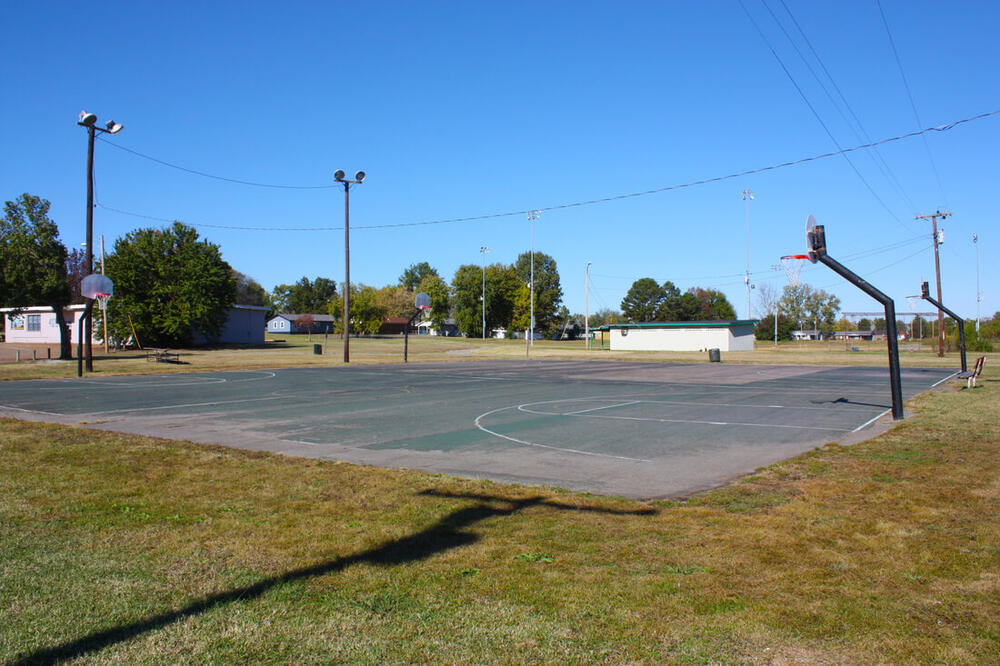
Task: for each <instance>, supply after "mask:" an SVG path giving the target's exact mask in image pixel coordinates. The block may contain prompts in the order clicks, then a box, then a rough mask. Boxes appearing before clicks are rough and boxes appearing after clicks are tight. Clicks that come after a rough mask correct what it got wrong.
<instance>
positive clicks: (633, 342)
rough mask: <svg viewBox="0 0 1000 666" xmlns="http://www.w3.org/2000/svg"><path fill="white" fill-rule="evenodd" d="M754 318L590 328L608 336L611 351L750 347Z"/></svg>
mask: <svg viewBox="0 0 1000 666" xmlns="http://www.w3.org/2000/svg"><path fill="white" fill-rule="evenodd" d="M756 324H757V320H753V319H742V320H737V321H661V322H647V323H642V324H605V325H604V326H601V327H600V328H596V329H592V330H594V331H599V332H601V335H602V342H601V346H602V347H603V346H604V342H603V340H604V338H605V337H606V338H607V339H608V343H609V347H610V348H611V350H612V351H619V350H631V351H702V350H705V349H718V350H720V351H753V340H754V336H753V328H754V326H755V325H756Z"/></svg>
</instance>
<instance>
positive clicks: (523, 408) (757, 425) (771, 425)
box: [518, 403, 850, 432]
mask: <svg viewBox="0 0 1000 666" xmlns="http://www.w3.org/2000/svg"><path fill="white" fill-rule="evenodd" d="M528 404H542V403H528ZM518 409H519V410H521V411H522V412H528V413H529V414H538V415H539V416H575V414H573V413H572V412H568V413H563V414H554V413H552V412H538V411H535V410H532V409H527V408H526V405H520V406H518ZM588 418H592V419H615V420H619V421H650V422H653V423H693V424H696V425H717V426H740V427H746V428H786V429H794V430H833V431H835V432H850V430H849V429H848V428H828V427H823V426H799V425H784V424H775V423H739V422H736V421H700V420H697V419H654V418H646V417H641V416H603V415H600V414H593V415H589V416H588Z"/></svg>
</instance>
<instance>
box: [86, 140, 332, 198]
mask: <svg viewBox="0 0 1000 666" xmlns="http://www.w3.org/2000/svg"><path fill="white" fill-rule="evenodd" d="M97 138H98V140H99V141H103V142H104V143H106V144H108V145H109V146H112V147H113V148H117V149H118V150H124V151H125V152H126V153H131V154H133V155H136V156H137V157H141V158H143V159H145V160H149V161H150V162H156V163H157V164H161V165H163V166H165V167H170V168H171V169H177V170H178V171H183V172H185V173H190V174H193V175H195V176H202V177H203V178H211V179H213V180H221V181H225V182H227V183H236V184H238V185H251V186H253V187H269V188H272V189H278V190H329V189H333V188H335V187H340V184H339V183H331V184H330V185H272V184H269V183H255V182H252V181H249V180H239V179H236V178H226V177H225V176H216V175H214V174H211V173H205V172H204V171H197V170H195V169H188V168H187V167H182V166H179V165H177V164H172V163H170V162H166V161H164V160H161V159H157V158H155V157H152V156H150V155H146V154H144V153H140V152H139V151H138V150H132V149H131V148H126V147H125V146H123V145H121V144H117V143H114V142H113V141H108V140H107V139H105V138H103V137H97Z"/></svg>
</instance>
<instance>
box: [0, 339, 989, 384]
mask: <svg viewBox="0 0 1000 666" xmlns="http://www.w3.org/2000/svg"><path fill="white" fill-rule="evenodd" d="M314 344H320V345H323V348H324V353H323V354H322V355H315V354H313V345H314ZM863 344H864V345H865V346H863V347H862V348H861V351H859V352H852V351H848V349H849V347H847V346H845V344H844V343H842V342H825V341H822V342H802V343H782V344H781V345H779V346H778V347H777V348H775V347H774V346H772V345H770V344H769V343H761V342H758V344H757V348H756V350H755V351H752V352H726V353H723V354H722V360H723V362H725V363H761V364H805V365H870V366H878V365H886V364H887V356H886V351H885V345H884V343H863ZM852 346H853V345H852ZM179 353H180V356H179V361H180V362H179V363H156V362H151V361H148V360H147V358H146V353H145V352H144V351H136V350H133V351H123V352H112V353H110V354H107V355H105V354H104V353H103V350H99V349H98V348H96V347H95V349H94V354H95V357H94V359H95V360H94V370H95V372H96V373H97V374H99V375H126V374H149V373H168V372H209V371H228V370H260V369H270V368H280V367H301V366H339V365H343V357H344V355H343V342H342V341H341V340H340V339H339V338H336V337H332V336H331V337H330V338H328V339H325V340H324V338H323V337H322V336H313V339H312V340H308V339H307V338H306V336H302V335H296V336H285V337H282V338H278V339H275V338H272V339H271V340H269V341H268V343H267V344H265V345H264V346H263V347H224V348H218V349H209V348H195V349H188V350H179ZM350 356H351V363H352V364H356V365H363V364H375V363H402V361H403V339H402V337H398V338H357V339H352V340H351V345H350ZM526 357H527V356H526V354H525V344H524V341H523V340H476V339H466V338H438V337H427V336H410V345H409V360H410V361H411V362H414V363H421V362H455V361H482V360H490V359H507V360H520V359H524V358H526ZM23 358H29V357H28V356H27V354H25V355H24V356H23ZM530 358H532V359H542V360H544V359H558V360H595V361H648V362H678V363H707V362H708V355H707V354H706V353H704V352H624V351H618V352H612V351H602V350H600V349H591V350H587V349H586V348H585V347H584V343H583V341H559V342H556V341H549V340H544V341H543V340H540V341H537V342H536V343H535V345H534V347H533V348H532V349H531V352H530ZM970 358H972V359H974V358H975V355H974V354H971V355H970ZM970 362H971V361H970ZM900 363H901V364H902V365H903V366H920V367H957V366H958V354H957V353H955V352H949V353H948V354H946V355H945V357H944V358H939V357H938V356H937V354H936V353H934V352H933V350H931V349H930V348H922V349H921V350H920V351H906V350H905V349H904V351H902V352H901V353H900ZM76 371H77V362H76V361H75V360H74V361H37V362H32V361H22V362H21V363H0V380H4V379H39V378H46V377H49V378H52V377H75V376H76Z"/></svg>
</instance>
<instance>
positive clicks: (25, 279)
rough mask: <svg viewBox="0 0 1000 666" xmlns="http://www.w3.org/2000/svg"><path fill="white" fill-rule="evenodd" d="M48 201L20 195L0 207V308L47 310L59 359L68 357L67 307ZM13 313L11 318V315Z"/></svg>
mask: <svg viewBox="0 0 1000 666" xmlns="http://www.w3.org/2000/svg"><path fill="white" fill-rule="evenodd" d="M49 207H50V204H49V202H48V201H47V200H45V199H41V198H39V197H36V196H33V195H31V194H27V193H25V194H22V195H21V196H20V197H18V198H17V199H16V200H14V201H8V202H6V203H5V204H4V216H3V219H2V220H0V306H4V307H10V308H16V309H20V308H25V307H31V306H47V307H50V308H52V311H53V312H54V313H55V316H56V322H57V323H58V325H59V358H61V359H69V358H72V349H71V346H70V332H69V326H68V325H67V323H66V317H65V315H64V314H63V308H65V307H66V306H67V305H69V304H70V302H71V299H72V295H71V293H70V285H69V280H68V278H67V273H66V259H67V254H66V246H65V245H63V243H62V241H60V240H59V228H58V227H57V226H56V223H55V222H53V221H52V220H51V219H49ZM17 312H18V310H15V311H14V312H12V313H11V314H12V315H13V314H16V313H17Z"/></svg>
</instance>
